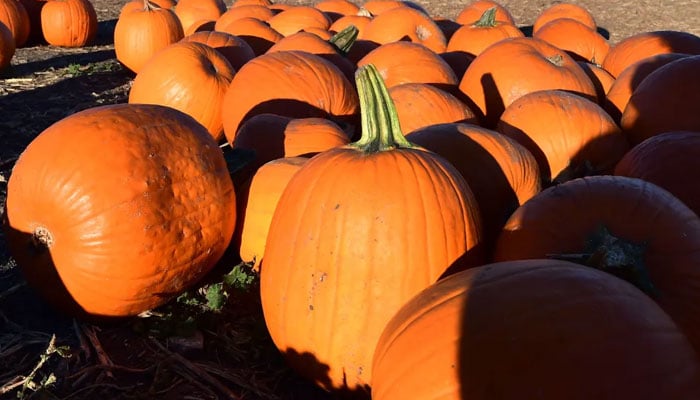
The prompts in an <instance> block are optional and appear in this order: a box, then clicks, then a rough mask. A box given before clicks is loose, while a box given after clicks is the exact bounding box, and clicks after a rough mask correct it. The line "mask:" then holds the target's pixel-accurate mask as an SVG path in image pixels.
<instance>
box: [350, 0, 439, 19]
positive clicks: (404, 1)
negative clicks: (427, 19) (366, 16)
mask: <svg viewBox="0 0 700 400" xmlns="http://www.w3.org/2000/svg"><path fill="white" fill-rule="evenodd" d="M395 8H412V9H414V10H417V11H420V12H422V13H423V14H425V15H428V12H427V11H426V10H425V8H423V7H421V6H420V5H419V4H417V3H415V2H412V1H408V0H365V2H364V3H362V7H361V9H360V10H365V11H367V12H369V13H370V14H371V15H372V16H374V17H376V16H378V15H380V14H384V13H385V12H387V11H390V10H393V9H395Z"/></svg>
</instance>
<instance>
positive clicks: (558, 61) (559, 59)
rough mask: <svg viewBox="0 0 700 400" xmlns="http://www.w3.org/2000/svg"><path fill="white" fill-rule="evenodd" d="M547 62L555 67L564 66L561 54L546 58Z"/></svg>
mask: <svg viewBox="0 0 700 400" xmlns="http://www.w3.org/2000/svg"><path fill="white" fill-rule="evenodd" d="M547 61H549V62H551V63H552V64H554V65H556V66H557V67H562V66H564V57H563V56H562V55H561V54H555V55H553V56H551V57H547Z"/></svg>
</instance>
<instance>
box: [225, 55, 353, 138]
mask: <svg viewBox="0 0 700 400" xmlns="http://www.w3.org/2000/svg"><path fill="white" fill-rule="evenodd" d="M241 93H245V94H246V95H245V96H241ZM358 105H359V104H358V99H357V94H356V93H355V90H354V87H353V85H352V84H351V83H350V82H349V81H348V79H347V78H346V77H345V75H343V73H342V72H341V71H340V70H339V69H338V68H337V67H336V66H335V65H333V64H332V63H331V62H330V61H326V60H325V59H323V58H321V57H320V56H317V55H314V54H311V53H306V52H302V51H279V52H274V53H268V54H263V55H261V56H259V57H256V58H254V59H252V60H251V61H249V62H248V63H247V64H245V65H244V66H243V67H242V68H241V69H240V70H239V71H238V73H236V75H235V76H234V77H233V79H232V80H231V84H230V85H229V87H228V89H227V90H226V94H225V95H224V103H223V110H224V113H223V122H224V133H225V135H226V139H227V140H228V142H229V143H233V142H234V140H235V138H236V134H237V132H238V129H239V127H240V125H241V124H242V123H243V122H245V121H246V120H247V119H249V118H251V117H253V116H255V115H257V114H264V113H272V114H279V115H285V116H289V117H296V118H303V117H319V118H328V119H330V120H332V121H334V122H337V123H339V124H340V125H341V126H343V128H345V125H346V124H353V123H354V121H355V119H356V116H357V112H358ZM350 129H351V130H352V128H350Z"/></svg>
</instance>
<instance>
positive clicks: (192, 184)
mask: <svg viewBox="0 0 700 400" xmlns="http://www.w3.org/2000/svg"><path fill="white" fill-rule="evenodd" d="M7 193H8V194H7V215H6V218H7V221H6V225H5V229H6V233H7V239H8V247H9V249H10V251H11V253H12V255H13V257H15V259H16V260H17V263H18V264H19V266H20V267H21V269H22V272H23V273H24V275H25V277H26V278H27V281H28V282H29V283H30V285H32V286H33V287H35V288H36V289H37V290H38V291H39V293H41V294H42V295H43V296H44V297H45V298H46V299H47V300H48V301H49V303H50V304H51V305H52V306H54V307H56V308H57V309H59V310H62V311H63V312H65V313H68V314H72V315H78V316H85V317H119V316H131V315H136V314H138V313H140V312H143V311H145V310H148V309H151V308H153V307H156V306H159V305H161V304H163V303H165V302H166V301H168V300H169V299H171V298H173V297H174V296H177V295H178V294H180V293H181V292H182V291H183V290H185V289H186V288H187V287H188V286H190V285H192V284H193V283H195V282H196V281H197V280H199V279H200V278H201V277H202V276H203V275H204V274H205V273H207V272H208V271H209V270H210V269H211V268H212V267H213V266H214V264H215V263H216V262H217V261H218V260H219V258H220V257H221V256H222V254H223V252H224V250H225V248H226V246H227V245H228V243H229V241H230V239H231V235H232V233H233V228H234V225H235V218H236V210H235V195H234V191H233V185H232V183H231V178H230V176H229V173H228V171H227V166H226V162H225V161H224V158H223V156H222V154H221V150H220V149H219V147H218V146H217V144H216V142H214V140H213V139H212V138H211V136H210V135H209V134H208V133H207V132H206V130H205V129H204V128H203V127H202V126H201V125H200V124H199V123H197V122H196V121H195V120H194V119H192V118H190V117H189V116H187V115H185V114H183V113H181V112H179V111H177V110H174V109H172V108H168V107H163V106H156V105H141V104H138V105H134V104H119V105H110V106H103V107H97V108H92V109H88V110H85V111H82V112H79V113H77V114H73V115H71V116H69V117H67V118H65V119H63V120H61V121H59V122H57V123H55V124H54V125H52V126H50V127H49V128H47V129H46V130H45V131H44V132H42V133H41V134H40V135H39V136H38V137H37V138H36V139H35V140H34V141H33V142H32V143H31V144H30V145H29V146H28V147H27V149H26V150H25V151H24V152H23V153H22V155H21V156H20V158H19V160H18V161H17V164H16V166H15V167H14V170H13V173H12V175H11V176H10V179H9V182H8V188H7Z"/></svg>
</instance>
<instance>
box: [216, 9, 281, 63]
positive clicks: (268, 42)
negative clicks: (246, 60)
mask: <svg viewBox="0 0 700 400" xmlns="http://www.w3.org/2000/svg"><path fill="white" fill-rule="evenodd" d="M216 30H217V31H222V32H226V33H229V34H231V35H235V36H238V37H240V38H241V39H243V40H245V41H246V43H248V45H249V46H250V48H251V49H253V53H255V55H256V56H259V55H261V54H264V53H265V52H266V51H268V50H269V49H270V47H272V45H274V44H275V43H277V42H279V41H280V40H281V39H282V38H283V37H284V36H282V34H281V33H279V32H277V31H276V30H274V29H272V28H271V27H270V25H269V24H268V23H267V22H265V21H261V20H259V19H257V18H253V17H243V18H240V19H237V20H235V21H233V22H231V23H230V24H228V25H226V26H224V27H222V28H216Z"/></svg>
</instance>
